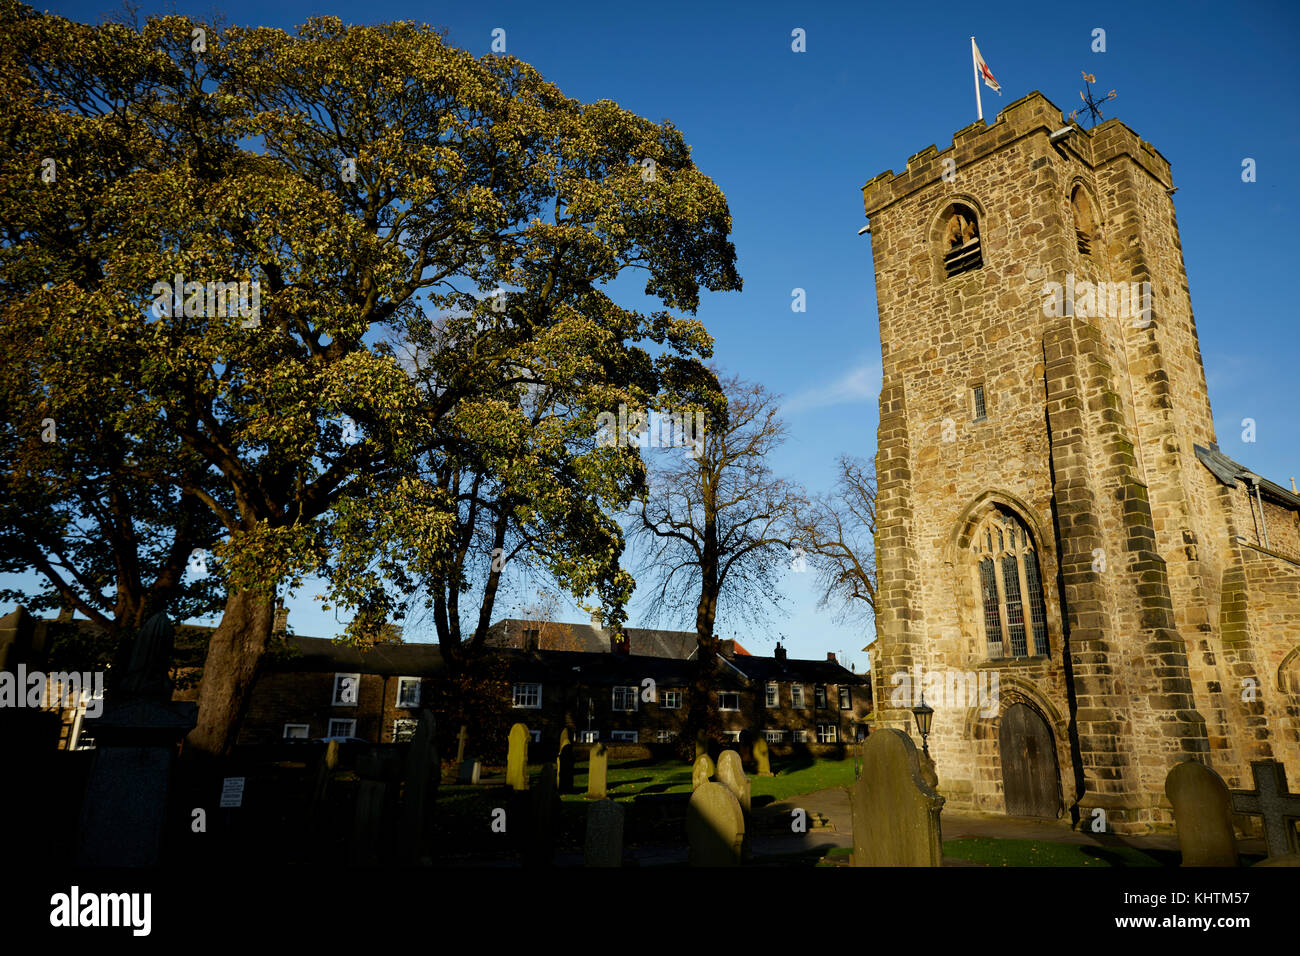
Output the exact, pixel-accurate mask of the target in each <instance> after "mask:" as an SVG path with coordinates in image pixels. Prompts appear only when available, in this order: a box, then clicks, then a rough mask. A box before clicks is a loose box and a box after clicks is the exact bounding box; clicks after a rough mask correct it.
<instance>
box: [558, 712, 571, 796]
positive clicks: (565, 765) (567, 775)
mask: <svg viewBox="0 0 1300 956" xmlns="http://www.w3.org/2000/svg"><path fill="white" fill-rule="evenodd" d="M555 783H556V785H557V786H558V787H559V792H560V793H572V792H573V741H572V740H570V739H569V731H568V728H565V729H563V730H561V731H560V743H559V747H558V753H557V755H556V758H555Z"/></svg>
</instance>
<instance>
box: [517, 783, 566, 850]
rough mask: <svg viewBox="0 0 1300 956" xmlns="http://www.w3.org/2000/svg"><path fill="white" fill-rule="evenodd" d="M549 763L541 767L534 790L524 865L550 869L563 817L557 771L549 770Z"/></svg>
mask: <svg viewBox="0 0 1300 956" xmlns="http://www.w3.org/2000/svg"><path fill="white" fill-rule="evenodd" d="M549 763H550V762H549V761H547V762H545V763H543V764H542V772H541V774H540V775H539V776H538V779H537V786H536V787H535V788H533V794H532V801H531V803H532V806H531V817H532V818H531V820H530V821H529V824H530V825H529V828H528V847H527V851H526V853H525V856H524V863H525V864H526V865H528V866H550V865H551V864H552V863H554V862H555V830H556V826H557V824H558V822H559V815H560V795H559V793H558V792H557V790H556V780H555V773H554V771H551V770H548V766H549Z"/></svg>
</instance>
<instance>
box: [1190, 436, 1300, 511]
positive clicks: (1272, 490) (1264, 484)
mask: <svg viewBox="0 0 1300 956" xmlns="http://www.w3.org/2000/svg"><path fill="white" fill-rule="evenodd" d="M1192 449H1193V450H1194V451H1195V452H1196V457H1197V458H1199V459H1200V461H1201V464H1202V465H1204V466H1205V467H1206V468H1208V469H1209V470H1210V471H1211V473H1213V475H1214V477H1215V478H1218V479H1219V481H1221V482H1222V483H1223V484H1225V485H1227V486H1228V487H1229V488H1235V487H1236V486H1237V479H1238V478H1240V479H1242V480H1243V481H1245V482H1246V483H1247V484H1254V483H1255V482H1256V481H1258V482H1259V491H1260V494H1262V495H1268V496H1269V497H1270V498H1273V499H1274V500H1276V501H1280V502H1282V504H1284V505H1287V506H1288V507H1291V508H1295V509H1298V510H1300V495H1297V494H1295V493H1294V492H1292V491H1288V490H1287V489H1286V488H1283V487H1282V486H1281V485H1279V484H1275V483H1274V482H1271V481H1269V480H1268V479H1267V478H1263V477H1260V476H1259V475H1258V474H1256V473H1255V472H1253V471H1251V470H1250V469H1249V468H1247V467H1246V466H1245V465H1243V464H1242V463H1241V462H1239V461H1234V460H1233V459H1231V458H1229V457H1228V456H1227V455H1225V454H1224V453H1223V452H1221V451H1219V446H1218V445H1211V446H1210V447H1209V448H1204V447H1202V446H1201V445H1193V446H1192Z"/></svg>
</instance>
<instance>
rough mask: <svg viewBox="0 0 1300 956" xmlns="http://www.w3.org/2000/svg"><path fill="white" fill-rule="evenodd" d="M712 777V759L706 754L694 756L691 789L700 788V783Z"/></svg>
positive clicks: (704, 782) (706, 781)
mask: <svg viewBox="0 0 1300 956" xmlns="http://www.w3.org/2000/svg"><path fill="white" fill-rule="evenodd" d="M712 777H713V761H712V760H710V759H709V755H708V754H700V755H699V756H698V757H696V758H695V766H694V767H693V768H692V770H691V790H692V791H695V790H698V789H700V786H701V785H702V784H706V783H708V782H709V780H711V779H712Z"/></svg>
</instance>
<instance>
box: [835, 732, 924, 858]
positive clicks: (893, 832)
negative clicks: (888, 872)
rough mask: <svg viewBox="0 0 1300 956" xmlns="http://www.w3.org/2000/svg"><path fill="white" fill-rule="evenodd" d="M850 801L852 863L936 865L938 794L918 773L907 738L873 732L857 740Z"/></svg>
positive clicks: (908, 738)
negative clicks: (858, 758)
mask: <svg viewBox="0 0 1300 956" xmlns="http://www.w3.org/2000/svg"><path fill="white" fill-rule="evenodd" d="M848 789H849V795H850V797H851V798H852V803H853V866H939V865H940V864H941V863H942V861H943V849H942V846H943V843H942V839H941V833H940V829H939V812H940V810H942V809H943V802H944V800H943V797H941V796H939V794H937V793H935V792H934V790H933V789H931V787H930V786H929V785H928V784H927V783H926V782H925V780H924V779H923V778H922V775H921V765H920V760H919V755H918V754H917V752H916V745H915V744H913V743H912V739H911V738H910V737H908V736H907V734H905V733H903V732H902V731H901V730H894V729H893V728H888V729H884V730H880V731H877V732H876V733H874V734H872V735H871V736H870V737H868V738H867V739H866V741H864V742H863V745H862V773H861V774H860V775H859V776H858V779H857V782H856V783H854V784H853V786H852V787H851V788H848Z"/></svg>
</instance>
